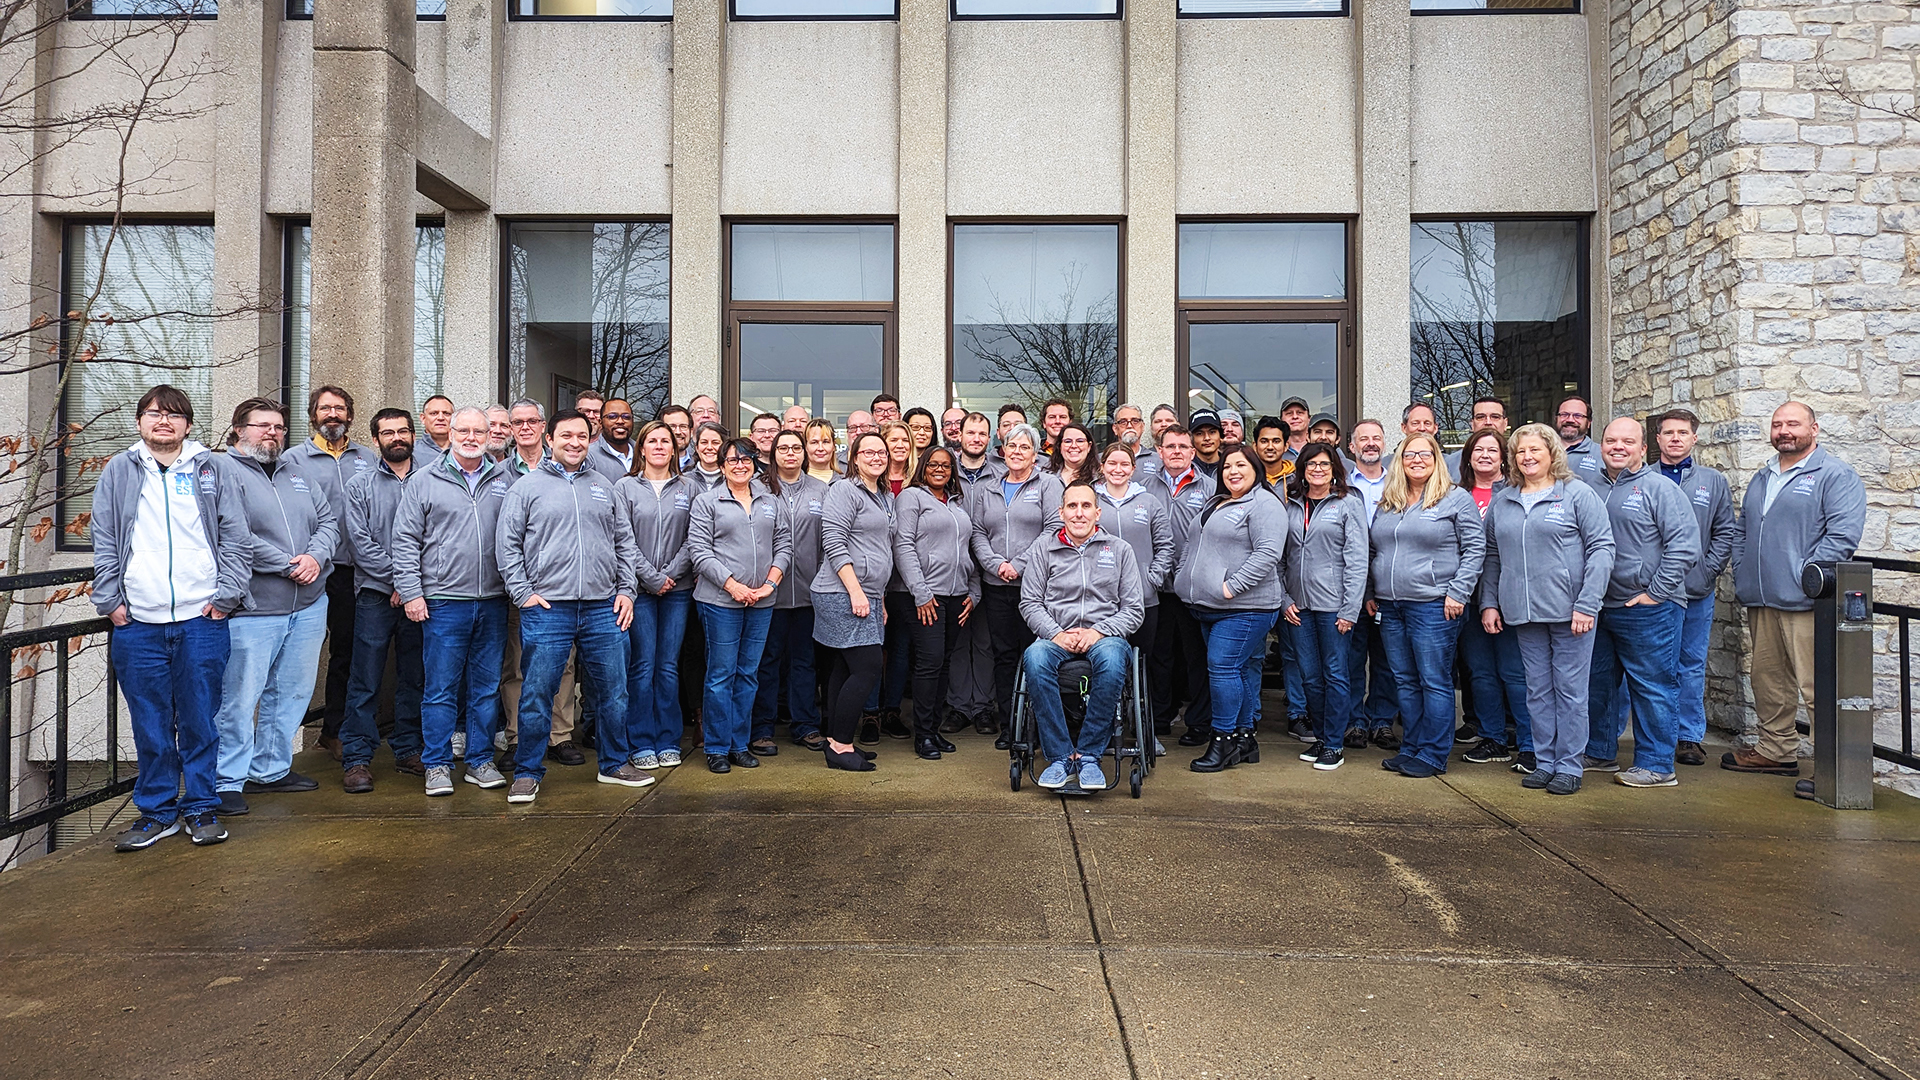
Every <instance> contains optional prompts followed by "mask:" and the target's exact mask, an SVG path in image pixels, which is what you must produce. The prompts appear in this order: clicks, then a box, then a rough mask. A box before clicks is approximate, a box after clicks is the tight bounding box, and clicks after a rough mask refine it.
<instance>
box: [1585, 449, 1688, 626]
mask: <svg viewBox="0 0 1920 1080" xmlns="http://www.w3.org/2000/svg"><path fill="white" fill-rule="evenodd" d="M1593 484H1594V490H1596V491H1598V492H1600V493H1601V496H1602V497H1603V498H1605V499H1606V501H1607V518H1608V521H1609V523H1610V524H1611V525H1612V526H1613V571H1612V573H1611V574H1610V575H1609V579H1608V584H1607V594H1606V596H1605V597H1604V598H1603V600H1602V604H1603V605H1604V606H1606V607H1610V608H1611V607H1625V606H1626V603H1627V601H1629V600H1631V599H1633V598H1634V597H1636V596H1638V595H1640V594H1641V593H1646V594H1647V595H1648V596H1650V597H1652V598H1653V599H1655V600H1658V601H1660V602H1661V603H1663V604H1664V603H1667V602H1669V601H1672V602H1675V603H1678V604H1679V605H1680V606H1681V607H1686V606H1687V572H1688V571H1690V570H1692V569H1693V564H1694V563H1696V562H1699V561H1700V525H1699V523H1698V522H1696V521H1694V519H1693V506H1692V504H1690V503H1688V502H1687V497H1686V496H1685V495H1682V494H1681V493H1680V489H1679V488H1678V487H1677V486H1675V485H1674V483H1673V481H1671V480H1668V479H1667V478H1666V477H1664V476H1661V475H1660V474H1659V472H1658V471H1656V470H1654V469H1651V468H1648V467H1647V466H1645V465H1642V466H1641V467H1640V468H1638V469H1634V470H1632V471H1631V472H1623V473H1621V474H1620V475H1619V476H1615V477H1609V476H1608V475H1607V473H1606V470H1604V469H1603V470H1601V472H1600V475H1599V477H1598V478H1596V479H1595V480H1594V481H1593Z"/></svg>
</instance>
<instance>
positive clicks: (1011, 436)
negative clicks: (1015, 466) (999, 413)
mask: <svg viewBox="0 0 1920 1080" xmlns="http://www.w3.org/2000/svg"><path fill="white" fill-rule="evenodd" d="M1015 439H1025V440H1027V445H1028V446H1031V447H1033V449H1034V451H1035V452H1036V453H1037V452H1039V450H1040V446H1041V444H1042V443H1044V442H1045V441H1046V440H1044V439H1042V438H1041V437H1040V429H1039V428H1036V427H1034V426H1033V425H1032V424H1015V425H1013V430H1011V431H1009V432H1007V434H1006V436H1005V437H1004V438H1002V439H1001V440H1000V445H1001V446H1005V445H1007V444H1008V443H1010V442H1012V441H1013V440H1015Z"/></svg>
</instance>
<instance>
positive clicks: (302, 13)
mask: <svg viewBox="0 0 1920 1080" xmlns="http://www.w3.org/2000/svg"><path fill="white" fill-rule="evenodd" d="M413 12H414V16H415V17H416V18H421V19H427V20H439V19H444V18H446V17H447V0H414V5H413ZM287 18H289V19H311V18H313V0H287Z"/></svg>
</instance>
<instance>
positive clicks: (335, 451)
mask: <svg viewBox="0 0 1920 1080" xmlns="http://www.w3.org/2000/svg"><path fill="white" fill-rule="evenodd" d="M352 424H353V395H352V394H349V393H347V392H346V391H345V390H343V389H341V388H340V387H338V386H322V387H320V388H319V389H317V390H315V391H314V392H313V393H311V394H308V395H307V425H308V427H309V429H310V430H311V431H312V432H313V435H312V437H311V438H309V439H308V440H307V441H306V442H303V443H301V444H300V445H299V446H298V447H289V448H288V451H287V456H288V457H290V458H294V459H296V460H297V461H298V463H299V466H300V470H301V472H302V473H304V474H305V475H306V477H307V479H308V480H310V481H312V482H313V483H314V484H316V485H318V486H319V488H320V492H321V494H322V495H324V496H325V497H326V500H327V505H328V506H331V507H332V508H333V516H334V517H335V518H336V519H338V520H341V521H344V520H345V519H346V514H347V483H348V482H349V481H351V480H352V479H353V478H354V477H356V476H360V475H362V474H364V473H366V472H368V471H370V470H372V469H373V467H374V466H375V465H377V464H379V461H380V456H379V455H378V454H375V453H374V452H373V451H372V450H369V449H367V448H366V447H364V446H362V445H360V444H359V443H357V442H354V441H353V440H352V439H351V438H349V437H348V432H349V429H350V428H351V426H352ZM353 563H354V554H353V544H352V542H351V541H350V540H349V538H348V537H347V534H346V529H345V527H344V526H342V528H341V531H340V546H339V548H338V549H337V550H335V551H334V553H333V570H332V572H331V573H329V574H328V575H327V686H326V696H325V698H324V699H323V700H324V705H323V707H322V709H321V713H320V747H321V749H323V750H325V751H326V752H327V753H329V754H331V755H332V756H333V758H334V760H336V761H338V760H339V759H340V722H341V720H343V719H344V718H345V717H346V715H347V680H348V676H349V674H350V673H351V670H352V667H353V619H354V608H355V603H354V573H353Z"/></svg>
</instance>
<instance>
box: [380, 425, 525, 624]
mask: <svg viewBox="0 0 1920 1080" xmlns="http://www.w3.org/2000/svg"><path fill="white" fill-rule="evenodd" d="M416 468H418V466H416ZM517 486H518V485H517V484H516V483H515V482H514V477H513V471H512V470H511V469H509V468H508V467H507V465H506V463H505V462H501V461H486V462H484V463H483V464H482V465H481V467H480V479H479V481H478V482H476V483H475V484H474V486H473V491H472V493H468V491H467V478H466V477H465V476H463V475H461V472H460V465H459V463H458V462H457V461H455V460H454V457H453V455H452V454H445V455H442V456H441V457H439V458H436V459H435V460H434V462H433V464H432V465H430V466H428V467H427V468H425V469H420V470H419V471H418V472H416V473H413V474H412V475H410V476H408V477H407V483H406V486H405V488H403V489H402V491H401V493H400V509H399V511H398V512H397V513H396V514H395V516H394V523H393V546H392V547H391V548H389V549H388V551H387V554H388V555H389V556H390V557H391V559H392V560H393V588H394V591H395V592H397V593H399V594H400V601H401V602H402V603H408V602H411V601H414V600H419V599H422V598H425V599H428V600H485V599H488V598H489V597H495V596H501V595H504V594H505V593H506V591H507V587H506V583H505V580H504V578H503V576H502V573H501V567H500V564H499V562H498V554H499V551H498V541H497V539H496V538H497V537H498V535H499V532H500V520H501V515H502V513H503V512H504V511H505V509H506V504H507V496H508V495H510V494H511V493H512V489H513V488H515V487H517ZM547 599H549V600H553V599H558V598H557V597H551V596H549V597H547Z"/></svg>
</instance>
